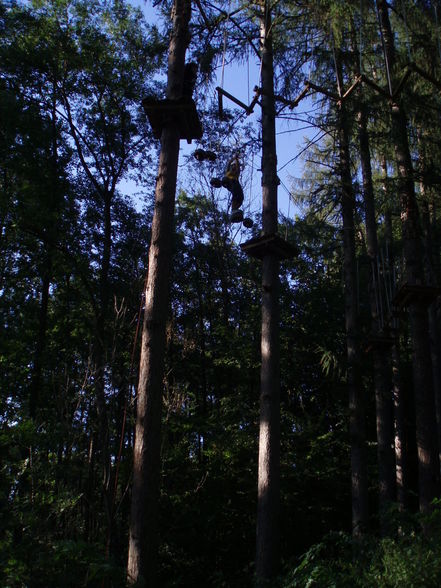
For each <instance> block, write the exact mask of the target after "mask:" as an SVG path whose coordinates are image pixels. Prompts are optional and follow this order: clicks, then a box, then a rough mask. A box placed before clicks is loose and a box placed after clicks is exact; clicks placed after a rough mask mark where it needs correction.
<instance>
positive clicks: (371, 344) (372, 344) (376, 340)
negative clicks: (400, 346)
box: [364, 331, 397, 353]
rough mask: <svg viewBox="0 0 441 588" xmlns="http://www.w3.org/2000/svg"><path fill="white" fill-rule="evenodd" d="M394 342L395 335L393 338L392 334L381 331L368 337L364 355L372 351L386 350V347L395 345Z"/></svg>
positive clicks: (395, 339) (395, 340)
mask: <svg viewBox="0 0 441 588" xmlns="http://www.w3.org/2000/svg"><path fill="white" fill-rule="evenodd" d="M396 342H397V337H396V335H395V336H394V335H393V334H392V333H388V332H384V331H382V332H380V333H376V334H375V335H370V336H368V338H367V340H366V343H365V346H364V350H365V352H366V353H369V352H370V351H372V350H373V349H378V348H380V349H387V348H388V347H392V345H395V343H396Z"/></svg>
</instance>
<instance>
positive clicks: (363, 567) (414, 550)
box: [282, 506, 441, 588]
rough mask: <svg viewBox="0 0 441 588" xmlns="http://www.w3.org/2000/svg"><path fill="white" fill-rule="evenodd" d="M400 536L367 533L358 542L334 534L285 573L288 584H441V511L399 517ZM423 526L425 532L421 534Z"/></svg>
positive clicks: (380, 587)
mask: <svg viewBox="0 0 441 588" xmlns="http://www.w3.org/2000/svg"><path fill="white" fill-rule="evenodd" d="M391 521H393V523H394V524H395V525H398V526H397V527H396V528H398V529H399V532H398V533H397V534H396V536H395V537H385V538H382V539H378V538H375V537H369V536H367V537H365V538H364V539H363V540H362V541H361V542H358V543H354V542H353V541H352V540H351V538H350V536H348V535H346V534H345V533H329V534H328V535H326V536H325V537H324V538H323V540H322V541H321V542H320V543H318V544H315V545H313V546H312V547H311V548H310V549H309V550H308V551H307V552H306V553H305V554H304V555H303V556H302V557H301V558H300V560H299V563H298V565H296V567H295V568H294V569H292V570H291V571H290V572H289V573H288V574H287V575H286V577H285V579H284V582H283V583H282V585H283V586H284V587H285V588H313V587H320V588H322V587H323V588H334V587H335V588H346V587H347V588H350V587H360V588H399V587H400V586H409V587H414V588H418V587H420V588H436V587H437V586H439V585H440V582H441V555H440V550H439V542H440V539H441V510H440V509H439V506H436V507H435V510H434V512H433V513H432V514H431V515H429V516H428V517H420V516H414V517H409V516H407V517H403V516H402V515H399V513H397V515H394V516H393V517H392V518H391ZM421 524H423V526H424V527H425V528H426V529H430V530H429V531H428V532H426V533H422V532H421Z"/></svg>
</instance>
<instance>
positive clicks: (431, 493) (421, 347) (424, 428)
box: [377, 0, 439, 512]
mask: <svg viewBox="0 0 441 588" xmlns="http://www.w3.org/2000/svg"><path fill="white" fill-rule="evenodd" d="M377 7H378V13H379V20H380V27H381V34H382V37H383V40H384V47H385V56H386V62H387V65H388V69H389V71H390V72H393V69H394V65H395V48H394V40H393V35H392V30H391V26H390V21H389V13H388V5H387V2H386V1H385V0H377ZM391 126H392V131H393V136H392V141H393V144H394V149H395V157H396V160H397V169H398V177H399V180H400V183H399V194H400V202H401V222H402V237H403V253H404V260H405V265H406V280H407V282H408V283H410V284H413V285H422V284H424V273H423V258H422V246H421V232H420V226H419V214H418V206H417V201H416V197H415V188H414V183H413V168H412V161H411V157H410V151H409V142H408V137H407V128H406V127H407V120H406V116H405V113H404V111H403V109H402V107H401V106H400V105H399V104H397V103H394V104H392V107H391ZM408 309H409V324H410V334H411V339H412V346H413V382H414V395H415V415H416V440H417V450H418V488H419V506H420V510H421V511H422V512H427V511H428V510H430V508H431V506H430V505H431V502H432V500H433V499H434V498H435V497H436V496H437V495H438V493H439V459H438V447H437V439H436V422H435V403H434V395H433V380H432V362H431V356H430V340H429V323H428V314H427V308H426V306H425V304H424V302H422V301H421V300H419V299H413V300H412V301H411V302H410V303H409V307H408Z"/></svg>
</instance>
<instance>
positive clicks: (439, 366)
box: [419, 140, 441, 459]
mask: <svg viewBox="0 0 441 588" xmlns="http://www.w3.org/2000/svg"><path fill="white" fill-rule="evenodd" d="M419 143H420V148H421V150H422V149H423V148H424V147H423V141H421V140H420V141H419ZM420 168H421V173H422V176H423V177H424V175H425V174H424V172H425V169H426V162H425V157H424V156H423V154H422V153H420ZM420 193H421V207H422V213H421V221H422V227H423V233H424V250H425V256H424V261H425V270H426V277H427V281H428V283H429V284H431V285H433V286H435V285H436V284H437V282H438V279H439V278H438V276H437V273H439V272H437V271H436V265H437V259H439V251H438V255H436V253H435V252H436V245H435V244H436V239H434V234H433V233H435V231H434V227H435V226H436V223H435V222H434V221H436V215H435V212H434V211H435V207H434V203H433V200H432V197H431V194H430V190H429V189H427V187H426V185H425V184H424V182H421V184H420ZM438 265H439V262H438ZM437 306H438V305H437V304H436V303H434V304H431V305H430V306H429V335H430V349H431V357H432V372H433V391H434V398H435V408H436V423H437V443H438V456H439V458H440V459H441V358H440V352H441V337H440V334H439V328H438V313H437Z"/></svg>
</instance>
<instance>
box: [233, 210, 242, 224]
mask: <svg viewBox="0 0 441 588" xmlns="http://www.w3.org/2000/svg"><path fill="white" fill-rule="evenodd" d="M242 221H243V212H242V210H240V209H239V210H233V212H232V213H231V214H230V222H231V223H241V222H242Z"/></svg>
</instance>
